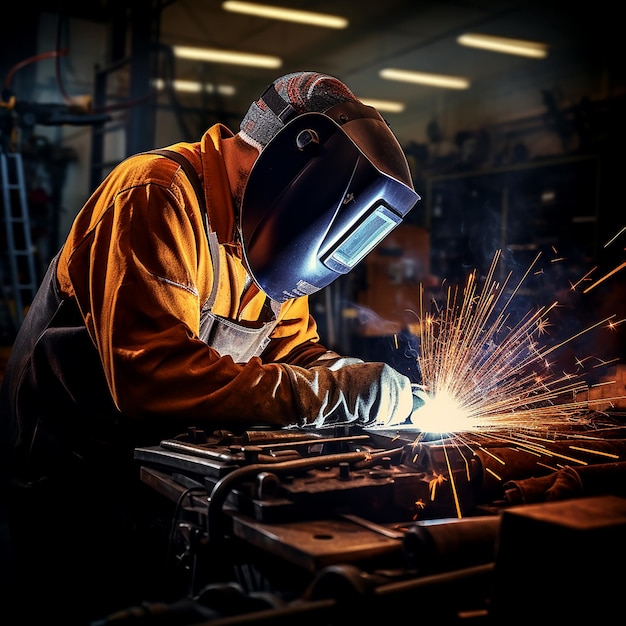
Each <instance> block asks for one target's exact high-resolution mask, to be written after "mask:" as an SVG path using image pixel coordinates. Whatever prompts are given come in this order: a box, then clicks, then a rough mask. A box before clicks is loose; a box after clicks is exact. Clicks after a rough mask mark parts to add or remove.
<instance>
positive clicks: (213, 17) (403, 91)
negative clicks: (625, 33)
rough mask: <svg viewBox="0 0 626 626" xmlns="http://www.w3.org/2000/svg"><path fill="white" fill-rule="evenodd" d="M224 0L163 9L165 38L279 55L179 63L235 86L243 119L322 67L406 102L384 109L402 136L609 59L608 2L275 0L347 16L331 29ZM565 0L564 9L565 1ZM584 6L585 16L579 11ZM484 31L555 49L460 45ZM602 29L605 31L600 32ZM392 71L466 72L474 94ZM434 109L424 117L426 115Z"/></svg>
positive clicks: (179, 72) (372, 94)
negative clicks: (291, 80) (264, 98)
mask: <svg viewBox="0 0 626 626" xmlns="http://www.w3.org/2000/svg"><path fill="white" fill-rule="evenodd" d="M221 4H222V3H221V1H220V0H176V1H172V2H167V3H165V5H164V6H163V7H162V10H161V21H160V40H161V42H162V43H164V44H166V45H188V46H198V47H214V48H220V49H227V50H239V51H245V52H255V53H263V54H270V55H275V56H278V57H280V58H282V59H283V65H282V66H281V67H280V68H279V69H258V68H245V67H242V66H235V65H218V64H207V63H199V62H197V61H185V60H181V59H178V60H177V61H176V66H175V73H176V77H177V78H185V79H190V80H194V79H195V80H198V79H199V78H200V79H201V80H204V81H207V82H211V83H214V84H227V85H230V86H232V87H234V89H235V91H236V95H235V96H232V97H228V98H225V99H224V102H223V107H224V108H225V109H226V110H227V111H231V112H233V114H234V116H240V115H241V114H242V113H244V112H245V111H246V110H247V107H248V106H249V103H250V102H251V101H252V100H253V99H255V98H256V97H257V96H258V95H259V93H260V92H261V91H262V89H263V88H264V87H265V85H267V84H268V83H269V82H271V81H272V80H273V79H274V78H275V77H277V76H278V75H280V74H284V73H288V72H292V71H300V70H310V69H312V70H316V71H322V72H326V73H330V74H333V75H336V76H338V77H340V78H341V79H342V80H343V81H344V82H346V84H347V85H348V86H349V87H351V89H352V90H353V91H354V92H355V94H356V95H357V96H359V97H361V98H364V99H386V100H387V99H388V100H399V101H402V102H404V103H405V110H404V112H403V113H389V114H385V116H386V117H387V119H388V121H389V122H390V123H391V124H392V126H393V127H394V128H395V129H396V132H397V133H398V134H399V135H402V134H403V133H405V132H409V131H408V129H409V128H412V129H413V131H414V125H415V119H416V117H417V118H419V119H428V116H429V115H432V114H433V112H435V111H437V110H438V109H439V108H441V107H442V106H446V107H451V106H454V105H455V103H458V105H459V106H462V105H463V103H466V104H468V103H471V102H472V99H473V98H476V97H477V94H479V93H483V94H484V93H488V92H489V90H490V89H492V90H493V89H494V88H498V89H499V90H502V89H503V88H504V85H505V84H506V82H507V81H511V80H516V81H517V82H518V83H520V82H521V84H522V85H524V86H527V87H528V88H529V89H532V88H533V80H536V81H539V82H540V81H541V80H542V78H543V80H544V82H548V83H550V84H552V83H551V81H552V79H551V78H550V75H551V73H558V72H561V73H563V72H567V71H571V70H567V69H564V68H567V67H572V66H577V65H578V66H580V64H588V63H590V62H592V61H593V60H594V59H597V60H598V62H599V63H600V64H602V63H605V57H606V56H607V48H608V49H609V50H608V51H610V46H611V44H610V38H609V37H608V33H610V31H611V30H613V28H612V26H611V24H612V20H611V19H610V15H607V14H606V13H605V12H603V11H600V10H599V8H600V7H601V6H602V4H603V0H602V1H601V2H600V4H599V5H598V4H597V3H595V4H594V6H596V7H597V9H598V10H596V11H592V10H591V9H590V7H589V6H587V7H585V12H584V13H583V12H582V10H579V9H576V8H572V7H568V8H567V10H566V11H565V12H564V11H562V9H560V8H555V6H554V3H551V2H549V0H548V1H544V2H519V1H515V0H512V1H506V0H476V1H471V0H470V1H465V2H463V1H457V2H455V1H445V0H438V1H428V2H419V1H416V0H386V1H385V2H380V1H371V0H361V1H360V2H355V1H353V0H328V1H325V0H311V1H308V2H307V1H297V0H273V1H272V2H271V4H275V5H280V6H286V7H290V8H297V9H304V10H309V11H318V12H322V13H330V14H334V15H340V16H342V17H345V18H347V19H348V20H349V26H348V28H346V29H343V30H333V29H325V28H320V27H315V26H306V25H301V24H294V23H288V22H278V21H274V20H269V19H266V18H259V17H250V16H245V15H241V14H236V13H228V12H226V11H224V10H223V9H222V6H221ZM561 6H562V5H561ZM579 11H580V12H579ZM463 32H479V33H485V34H491V35H498V36H507V37H512V38H516V39H530V40H535V41H540V42H544V43H547V44H548V45H549V54H548V58H547V59H545V60H537V59H529V58H523V57H517V56H511V55H505V54H497V53H492V52H486V51H481V50H477V49H471V48H466V47H462V46H460V45H459V44H457V43H456V37H457V36H458V35H459V34H461V33H463ZM600 33H603V34H604V35H606V37H604V38H600ZM384 67H393V68H400V69H410V70H418V71H424V72H433V73H439V74H451V75H455V76H465V77H467V78H468V79H469V80H470V81H471V87H470V89H469V90H467V91H455V90H442V89H439V88H436V87H427V86H419V85H412V84H408V83H399V82H391V81H388V80H384V79H382V78H380V77H379V70H380V69H381V68H384ZM425 115H426V117H424V116H425Z"/></svg>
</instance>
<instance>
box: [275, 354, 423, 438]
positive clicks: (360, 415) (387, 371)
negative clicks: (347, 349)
mask: <svg viewBox="0 0 626 626" xmlns="http://www.w3.org/2000/svg"><path fill="white" fill-rule="evenodd" d="M284 367H286V368H287V370H288V372H289V375H290V379H291V381H292V384H293V386H294V390H295V392H296V394H297V396H298V398H299V400H300V406H301V411H302V416H301V417H302V421H303V423H305V424H315V425H316V426H327V425H329V424H340V423H350V422H353V423H357V424H360V425H367V426H373V425H380V426H383V425H387V426H391V425H394V424H400V423H402V422H403V421H404V420H406V418H407V417H409V416H410V415H411V411H412V410H413V393H412V390H411V382H410V380H409V379H408V378H407V377H406V376H403V375H402V374H400V373H399V372H397V371H396V370H394V369H393V368H392V367H391V366H390V365H387V364H386V363H352V364H349V365H344V366H343V367H340V368H338V369H330V368H328V367H311V368H302V367H296V366H290V365H285V366H284Z"/></svg>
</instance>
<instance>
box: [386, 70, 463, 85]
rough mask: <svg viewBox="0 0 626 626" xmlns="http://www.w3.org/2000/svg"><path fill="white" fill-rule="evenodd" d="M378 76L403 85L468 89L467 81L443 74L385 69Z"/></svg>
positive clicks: (460, 77) (459, 77)
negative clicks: (412, 84)
mask: <svg viewBox="0 0 626 626" xmlns="http://www.w3.org/2000/svg"><path fill="white" fill-rule="evenodd" d="M378 75H379V76H380V77H381V78H384V79H386V80H397V81H400V82H404V83H416V84H418V85H430V86H431V87H443V88H445V89H468V88H469V86H470V82H469V80H467V78H463V77H462V76H447V75H444V74H428V73H426V72H413V71H410V70H397V69H393V68H390V67H389V68H385V69H383V70H380V72H379V73H378Z"/></svg>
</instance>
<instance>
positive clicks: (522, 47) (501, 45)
mask: <svg viewBox="0 0 626 626" xmlns="http://www.w3.org/2000/svg"><path fill="white" fill-rule="evenodd" d="M457 42H458V43H460V44H461V45H462V46H469V47H470V48H481V49H483V50H490V51H491V52H502V53H504V54H517V55H520V56H524V57H532V58H534V59H543V58H545V57H546V56H548V46H547V45H546V44H545V43H539V42H538V41H525V40H523V39H507V38H506V37H493V36H492V35H479V34H477V33H465V34H464V35H461V36H460V37H457Z"/></svg>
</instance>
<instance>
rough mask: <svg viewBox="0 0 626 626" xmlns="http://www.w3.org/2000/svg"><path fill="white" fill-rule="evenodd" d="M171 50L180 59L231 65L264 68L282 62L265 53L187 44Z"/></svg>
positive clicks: (275, 65) (279, 64) (173, 47)
mask: <svg viewBox="0 0 626 626" xmlns="http://www.w3.org/2000/svg"><path fill="white" fill-rule="evenodd" d="M172 50H173V51H174V55H175V56H177V57H179V58H181V59H191V60H193V61H209V62H212V63H230V64H233V65H248V66H250V67H265V68H276V67H280V66H281V65H282V64H283V61H282V59H281V58H279V57H274V56H270V55H267V54H249V53H247V52H233V51H231V50H216V49H214V48H190V47H188V46H172Z"/></svg>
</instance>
